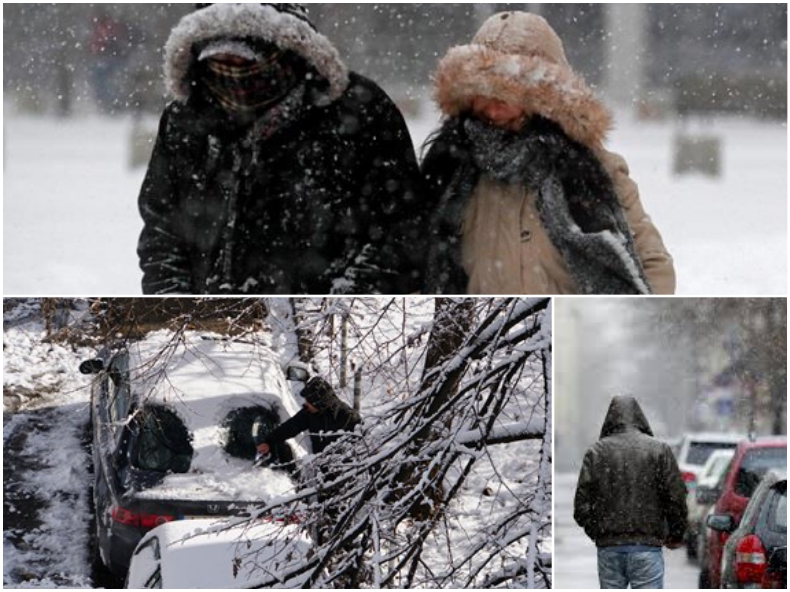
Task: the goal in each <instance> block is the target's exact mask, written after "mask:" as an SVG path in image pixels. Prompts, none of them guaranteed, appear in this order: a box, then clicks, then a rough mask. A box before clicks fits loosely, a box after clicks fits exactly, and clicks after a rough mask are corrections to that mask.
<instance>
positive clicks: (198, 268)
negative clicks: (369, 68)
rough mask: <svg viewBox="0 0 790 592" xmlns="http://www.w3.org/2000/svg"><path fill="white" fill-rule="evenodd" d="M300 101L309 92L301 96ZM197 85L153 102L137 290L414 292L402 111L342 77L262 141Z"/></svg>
mask: <svg viewBox="0 0 790 592" xmlns="http://www.w3.org/2000/svg"><path fill="white" fill-rule="evenodd" d="M308 96H309V95H308ZM245 133H246V130H245V129H239V128H238V127H234V126H233V125H232V124H231V123H230V121H229V119H228V118H227V116H225V115H224V112H222V111H221V109H219V108H217V107H212V106H211V104H210V103H209V102H208V101H206V100H204V99H201V98H200V96H199V95H198V94H196V95H195V96H192V97H190V99H189V101H188V102H187V103H186V104H185V103H182V102H174V103H172V104H171V105H170V106H169V107H168V108H167V110H166V111H165V113H164V115H163V117H162V121H161V125H160V130H159V136H158V138H157V142H156V146H155V149H154V153H153V157H152V160H151V164H150V168H149V171H148V175H147V177H146V179H145V183H144V185H143V188H142V192H141V194H140V211H141V213H142V216H143V219H144V222H145V228H144V231H143V233H142V236H141V239H140V243H139V248H138V253H139V256H140V262H141V267H142V270H143V272H144V278H143V291H144V292H145V293H146V294H184V293H188V294H219V293H225V294H329V293H336V294H339V293H355V294H358V293H361V294H371V293H388V294H406V293H411V292H415V291H417V290H419V289H420V287H421V285H422V263H421V261H422V260H423V259H424V251H425V248H426V243H425V240H426V239H425V237H426V230H425V228H426V219H425V211H426V210H425V205H424V204H423V203H421V201H420V176H419V170H418V165H417V162H416V158H415V155H414V148H413V145H412V143H411V139H410V136H409V132H408V130H407V128H406V125H405V122H404V120H403V117H402V116H401V114H400V112H399V111H398V110H397V108H396V107H395V105H394V104H393V103H392V102H391V101H390V99H389V98H388V97H387V95H386V94H385V93H384V92H383V91H382V90H381V89H380V88H379V87H378V86H376V85H375V84H374V83H373V82H371V81H369V80H367V79H365V78H363V77H362V76H358V75H355V74H351V76H350V84H349V86H348V88H347V89H346V91H345V93H344V94H343V95H342V96H341V97H340V98H339V99H337V100H335V101H334V102H332V103H330V104H329V105H324V104H321V105H319V104H318V102H310V101H309V100H308V103H307V105H306V106H305V107H304V109H303V112H302V113H300V115H299V117H298V119H297V120H296V121H295V122H292V123H291V124H290V125H289V126H287V127H286V128H285V129H283V130H281V131H279V132H275V134H274V135H273V136H271V137H270V138H269V139H267V140H261V141H260V145H259V146H258V148H259V150H258V151H257V152H258V154H259V156H258V158H259V161H258V162H251V160H252V159H253V154H254V153H255V151H254V150H253V149H252V147H251V146H250V145H249V142H245V141H244V138H245Z"/></svg>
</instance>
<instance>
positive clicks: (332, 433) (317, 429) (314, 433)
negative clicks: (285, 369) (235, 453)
mask: <svg viewBox="0 0 790 592" xmlns="http://www.w3.org/2000/svg"><path fill="white" fill-rule="evenodd" d="M301 394H302V397H303V398H304V400H305V404H304V407H303V408H302V410H301V411H299V413H297V414H296V415H294V416H293V417H292V418H291V419H289V420H288V421H286V422H285V423H283V424H282V425H280V426H279V427H278V428H277V429H275V430H274V431H273V432H272V433H271V434H269V435H268V436H267V437H266V439H265V440H264V441H263V442H262V443H260V444H259V445H258V452H259V453H260V454H263V455H266V454H269V452H270V451H271V449H272V448H274V447H275V446H276V445H278V444H282V443H284V442H285V441H286V440H289V439H290V438H295V437H296V436H298V435H299V434H301V433H303V432H308V433H309V434H310V443H311V445H312V449H313V454H320V453H321V452H323V451H324V450H326V448H327V447H328V446H329V445H330V444H331V443H332V442H335V441H336V440H338V439H339V438H341V437H342V436H343V434H344V433H345V432H353V431H354V428H355V427H356V426H357V424H359V423H360V417H359V415H358V414H357V413H356V412H355V411H354V410H353V409H351V408H350V407H349V406H348V405H346V404H345V403H344V402H343V401H341V400H340V399H339V398H338V397H337V395H336V394H335V391H334V390H333V389H332V387H331V386H330V385H329V383H328V382H327V381H326V380H324V379H323V378H319V377H315V378H311V379H310V380H309V381H308V382H307V384H306V385H305V387H304V389H302V393H301Z"/></svg>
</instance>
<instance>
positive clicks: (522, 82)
mask: <svg viewBox="0 0 790 592" xmlns="http://www.w3.org/2000/svg"><path fill="white" fill-rule="evenodd" d="M434 78H435V84H436V100H437V103H438V104H439V107H440V108H441V110H442V111H443V112H444V114H445V115H447V116H448V117H456V116H458V115H461V114H463V113H464V112H466V111H468V110H469V108H470V106H471V103H472V100H473V99H474V98H475V97H481V96H482V97H489V98H495V99H500V100H503V101H505V102H507V103H511V104H516V105H520V106H522V107H524V109H525V111H526V114H527V115H528V116H530V115H541V116H542V117H545V118H546V119H549V120H551V121H553V122H555V123H556V124H558V125H559V126H560V127H561V128H562V129H563V131H564V132H565V133H566V134H567V135H568V136H569V137H570V138H572V139H573V140H576V141H577V142H580V143H582V144H584V145H585V146H588V147H589V148H592V149H598V148H600V147H601V146H602V144H603V142H604V141H605V139H606V136H607V134H608V132H609V130H610V129H611V126H612V117H611V114H610V113H609V111H608V109H607V108H606V107H605V106H604V105H603V104H602V103H601V102H600V101H599V100H598V99H597V98H596V97H595V96H594V94H593V92H592V91H591V90H590V88H589V87H588V86H587V84H586V83H585V82H584V80H583V79H582V78H581V77H580V76H578V75H577V74H576V73H575V72H574V71H573V70H572V69H571V67H570V65H569V64H568V61H567V59H566V57H565V50H564V48H563V45H562V41H561V40H560V38H559V37H558V36H557V34H556V33H555V32H554V30H553V29H552V28H551V26H550V25H549V24H548V23H547V22H546V20H545V19H543V18H542V17H540V16H537V15H534V14H529V13H525V12H507V13H502V14H497V15H495V16H493V17H491V18H490V19H489V20H488V21H486V23H485V24H484V25H483V27H482V28H481V29H480V31H479V32H478V33H477V35H476V36H475V38H474V39H473V40H472V43H471V44H470V45H465V46H459V47H455V48H453V49H451V50H450V51H449V52H448V53H447V55H446V56H445V58H444V59H443V60H442V61H441V62H440V63H439V67H438V69H437V72H436V74H435V77H434Z"/></svg>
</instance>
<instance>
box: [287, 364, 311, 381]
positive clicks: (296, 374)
mask: <svg viewBox="0 0 790 592" xmlns="http://www.w3.org/2000/svg"><path fill="white" fill-rule="evenodd" d="M287 376H288V380H293V381H294V382H307V380H308V379H309V378H310V372H309V371H308V370H307V368H303V367H301V366H288V370H287Z"/></svg>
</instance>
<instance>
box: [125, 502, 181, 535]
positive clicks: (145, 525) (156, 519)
mask: <svg viewBox="0 0 790 592" xmlns="http://www.w3.org/2000/svg"><path fill="white" fill-rule="evenodd" d="M112 519H113V520H114V521H115V522H119V523H120V524H126V525H127V526H134V527H135V528H142V529H143V530H152V529H154V528H156V527H157V526H160V525H162V524H164V523H165V522H172V521H173V520H175V519H176V517H175V516H166V515H159V514H138V513H136V512H132V511H131V510H127V509H126V508H121V507H120V506H114V507H113V509H112Z"/></svg>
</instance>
